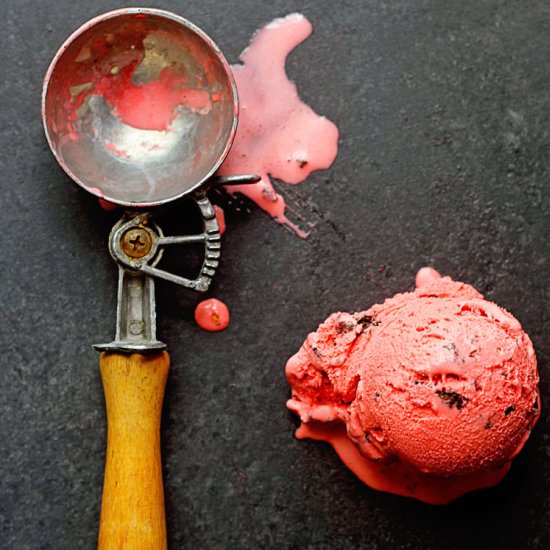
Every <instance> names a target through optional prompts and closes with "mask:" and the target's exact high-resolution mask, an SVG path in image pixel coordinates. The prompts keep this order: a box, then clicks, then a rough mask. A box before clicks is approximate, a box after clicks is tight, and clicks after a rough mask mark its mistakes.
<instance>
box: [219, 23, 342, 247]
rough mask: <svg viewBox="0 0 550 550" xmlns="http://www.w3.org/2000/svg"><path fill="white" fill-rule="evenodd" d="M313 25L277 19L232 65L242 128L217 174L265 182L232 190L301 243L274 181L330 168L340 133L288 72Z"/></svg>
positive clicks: (292, 180)
mask: <svg viewBox="0 0 550 550" xmlns="http://www.w3.org/2000/svg"><path fill="white" fill-rule="evenodd" d="M312 30H313V27H312V25H311V23H310V22H309V21H308V20H307V19H306V18H305V17H304V16H303V15H301V14H298V13H294V14H291V15H287V16H286V17H283V18H280V19H275V20H274V21H272V22H271V23H269V24H268V25H266V26H265V27H264V28H263V29H261V30H259V31H258V32H257V33H256V34H255V35H254V36H253V38H252V40H251V42H250V45H249V46H248V48H246V49H245V50H244V51H243V52H242V54H241V56H240V59H241V61H242V65H241V64H238V65H233V66H232V69H233V74H234V75H235V79H236V82H237V89H238V93H239V104H240V113H239V126H238V129H237V135H236V138H235V142H234V144H233V147H232V149H231V151H230V153H229V155H228V157H227V159H226V160H225V162H224V163H223V165H222V167H221V168H220V170H219V173H220V174H222V175H232V174H245V173H254V174H258V175H260V176H261V178H262V179H261V181H259V182H258V183H256V184H254V185H241V186H232V187H230V188H228V189H227V190H228V192H229V193H236V192H238V193H241V194H243V195H245V196H247V197H248V198H249V199H251V200H253V201H254V202H255V203H256V204H257V205H258V206H259V207H260V208H262V209H263V210H265V211H266V212H268V213H269V214H270V215H271V216H273V218H274V219H275V220H276V221H277V222H279V223H282V224H286V225H288V226H289V227H291V228H292V229H293V230H294V231H295V232H296V233H297V234H298V235H299V236H300V237H307V234H306V233H304V232H303V231H301V230H300V229H299V228H298V227H297V226H296V225H294V224H293V223H292V222H290V221H289V220H288V218H287V217H286V215H285V201H284V199H283V197H282V196H281V195H279V194H278V193H277V192H276V191H275V190H274V188H273V185H272V183H271V179H270V176H271V177H274V178H278V179H280V180H283V181H284V182H286V183H290V184H297V183H300V182H302V181H304V180H305V179H306V178H307V177H308V176H309V175H310V174H311V172H313V171H314V170H319V169H325V168H328V167H329V166H330V165H331V164H332V163H333V162H334V159H335V158H336V154H337V152H338V128H337V127H336V125H335V124H334V123H333V122H331V121H330V120H328V119H327V118H325V117H324V116H320V115H318V114H317V113H315V112H314V111H313V109H311V107H309V106H308V105H306V104H305V103H304V102H303V101H302V100H301V99H300V97H299V95H298V90H297V89H296V84H295V83H294V82H291V81H290V80H289V79H288V77H287V75H286V71H285V61H286V58H287V56H288V54H289V53H290V52H291V51H292V50H293V49H294V48H295V47H296V46H298V44H300V43H301V42H303V41H304V40H305V39H306V38H307V37H308V36H309V35H310V34H311V32H312Z"/></svg>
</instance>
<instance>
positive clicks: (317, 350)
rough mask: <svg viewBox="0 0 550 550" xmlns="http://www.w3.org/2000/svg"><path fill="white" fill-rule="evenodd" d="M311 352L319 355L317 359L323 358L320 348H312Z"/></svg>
mask: <svg viewBox="0 0 550 550" xmlns="http://www.w3.org/2000/svg"><path fill="white" fill-rule="evenodd" d="M311 350H312V351H313V353H314V354H315V355H317V357H323V354H322V353H321V352H320V351H319V348H316V347H312V348H311Z"/></svg>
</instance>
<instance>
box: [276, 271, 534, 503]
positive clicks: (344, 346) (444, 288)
mask: <svg viewBox="0 0 550 550" xmlns="http://www.w3.org/2000/svg"><path fill="white" fill-rule="evenodd" d="M286 375H287V378H288V381H289V383H290V384H291V386H292V398H291V399H290V400H289V401H288V407H289V408H290V409H291V410H293V411H294V412H296V413H297V414H298V415H299V416H300V419H301V421H302V424H301V427H300V428H299V429H298V432H297V436H298V437H299V438H303V437H310V438H313V439H321V440H326V441H328V442H329V443H331V444H332V445H333V446H334V448H335V449H336V451H337V452H338V454H339V455H340V456H341V458H342V459H343V461H344V462H345V463H346V464H347V465H348V466H349V467H350V468H351V470H352V471H354V473H355V474H357V475H358V476H359V477H360V478H361V479H362V480H363V481H364V482H365V483H367V484H368V485H370V486H371V487H373V488H375V489H379V490H384V491H388V492H392V493H396V494H399V495H405V496H410V497H414V498H417V499H419V500H422V501H425V502H428V503H432V504H444V503H447V502H449V501H451V500H453V499H455V498H457V497H459V496H460V495H462V494H464V493H465V492H467V491H470V490H474V489H478V488H481V487H488V486H492V485H495V484H496V483H498V482H499V481H500V480H501V479H502V478H503V477H504V476H505V475H506V473H507V472H508V470H509V468H510V464H511V460H512V459H513V458H514V456H516V455H517V453H518V452H519V451H520V450H521V449H522V447H523V446H524V444H525V442H526V441H527V439H528V437H529V434H530V432H531V430H532V428H533V426H534V425H535V423H536V421H537V419H538V417H539V410H540V401H539V392H538V374H537V361H536V357H535V352H534V349H533V345H532V343H531V340H530V339H529V337H528V336H527V334H526V333H525V332H524V331H523V329H522V327H521V325H520V323H519V322H518V321H517V319H515V318H514V317H513V316H512V315H511V314H510V313H508V312H507V311H505V310H504V309H502V308H501V307H499V306H497V305H496V304H494V303H492V302H489V301H487V300H485V299H484V298H483V296H482V295H481V294H479V293H478V292H477V291H476V290H475V289H474V288H473V287H471V286H470V285H467V284H464V283H461V282H456V281H453V280H451V279H450V278H449V277H441V276H440V275H439V274H438V273H437V272H436V271H435V270H433V269H429V268H425V269H423V270H421V271H420V272H419V273H418V275H417V288H416V290H415V291H414V292H407V293H403V294H397V295H396V296H394V297H393V298H390V299H388V300H386V301H385V302H384V303H383V304H377V305H374V306H372V307H371V308H370V309H368V310H367V311H364V312H360V313H354V314H348V313H335V314H333V315H331V316H330V317H329V318H328V319H327V320H326V321H325V322H324V323H323V324H321V325H320V327H319V328H318V329H317V331H316V332H313V333H311V334H310V335H309V336H308V337H307V339H306V341H305V343H304V344H303V346H302V348H301V349H300V351H299V352H298V353H297V354H296V355H294V356H293V357H291V358H290V359H289V361H288V363H287V365H286Z"/></svg>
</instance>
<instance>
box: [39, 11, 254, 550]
mask: <svg viewBox="0 0 550 550" xmlns="http://www.w3.org/2000/svg"><path fill="white" fill-rule="evenodd" d="M237 116H238V102H237V91H236V88H235V82H234V79H233V76H232V73H231V70H230V68H229V65H228V63H227V61H226V60H225V58H224V57H223V55H222V54H221V52H220V50H219V49H218V47H217V46H216V45H215V44H214V42H213V41H212V40H211V39H210V38H209V37H208V36H207V35H206V34H205V33H204V32H203V31H201V30H200V29H198V28H197V27H196V26H195V25H193V24H192V23H190V22H189V21H187V20H185V19H183V18H182V17H179V16H177V15H174V14H172V13H168V12H164V11H160V10H155V9H142V8H131V9H122V10H117V11H113V12H110V13H107V14H104V15H101V16H99V17H96V18H95V19H92V20H91V21H89V22H88V23H86V24H85V25H83V26H82V27H81V28H80V29H78V30H77V31H76V32H75V33H74V34H73V35H72V36H70V37H69V38H68V40H67V41H66V42H65V43H64V44H63V46H62V47H61V49H60V50H59V51H58V53H57V54H56V55H55V57H54V59H53V61H52V63H51V65H50V67H49V69H48V71H47V73H46V77H45V80H44V88H43V96H42V119H43V123H44V128H45V132H46V137H47V140H48V143H49V145H50V147H51V149H52V151H53V154H54V155H55V157H56V159H57V161H58V162H59V164H60V165H61V166H62V167H63V169H64V170H65V171H66V172H67V174H68V175H69V176H70V177H71V178H72V179H73V180H74V181H75V182H76V183H78V184H79V185H80V186H81V187H83V188H84V189H85V190H87V191H89V192H90V193H93V194H94V195H96V196H98V197H101V198H104V199H106V200H108V201H110V202H113V203H116V204H119V205H123V206H125V207H127V209H126V210H125V213H124V215H123V217H122V219H121V220H120V221H119V222H118V223H117V224H116V225H115V226H114V227H113V230H112V231H111V235H110V238H109V251H110V253H111V255H112V257H113V259H114V260H115V261H116V262H117V264H118V269H119V283H118V294H117V296H118V307H117V325H116V335H115V339H114V341H112V342H110V343H107V344H100V345H97V346H96V348H97V349H99V350H100V351H102V353H101V358H100V369H101V377H102V381H103V388H104V391H105V402H106V406H107V424H108V437H107V453H106V455H107V458H106V465H105V480H104V486H103V499H102V506H101V518H100V528H99V542H98V548H100V549H101V550H111V549H114V548H117V549H118V548H121V549H122V548H127V549H131V550H142V549H143V550H145V549H147V550H164V549H166V546H167V543H166V522H165V517H164V491H163V481H162V463H161V453H160V421H161V412H162V401H163V397H164V388H165V384H166V379H167V376H168V370H169V357H168V354H167V353H166V351H164V349H165V347H166V346H165V345H164V344H163V343H162V342H160V341H158V340H157V338H156V327H155V315H156V314H155V294H154V280H155V279H157V278H160V279H165V280H168V281H172V282H174V283H176V284H179V285H182V286H185V287H188V288H191V289H193V290H196V291H199V292H204V291H205V290H207V289H208V287H209V285H210V282H211V280H212V277H213V276H214V274H215V272H216V268H217V267H218V263H219V258H220V253H221V252H220V250H221V236H220V231H219V226H218V223H217V219H216V215H215V211H214V209H213V207H212V205H211V203H210V201H209V199H208V196H207V194H206V192H207V190H208V188H209V187H211V186H212V185H219V184H224V185H228V184H242V183H253V182H255V181H258V180H259V177H258V176H228V177H217V178H216V177H215V176H214V177H212V176H213V174H214V173H215V171H216V170H217V168H218V167H219V166H220V164H221V163H222V161H223V160H224V158H225V156H226V155H227V153H228V151H229V149H230V147H231V144H232V141H233V139H234V136H235V131H236V126H237ZM184 195H186V196H189V197H190V198H192V199H193V200H194V201H195V203H196V205H197V208H198V212H199V215H200V217H201V219H202V222H203V224H202V231H201V232H200V233H199V234H196V235H183V236H165V235H164V234H163V232H162V230H161V229H160V227H159V226H158V225H157V224H156V222H155V221H154V213H153V212H152V211H149V208H151V207H154V206H158V205H161V204H164V203H167V202H170V201H173V200H175V199H177V198H180V197H183V196H184ZM192 243H195V244H197V243H202V244H203V246H204V259H203V263H202V267H201V269H200V272H199V273H198V275H197V276H196V278H194V279H189V278H185V277H181V276H179V275H175V274H172V273H169V272H167V271H165V270H163V269H161V268H160V267H159V266H158V263H159V261H160V260H161V257H162V253H163V250H164V248H165V247H171V246H173V245H181V244H192Z"/></svg>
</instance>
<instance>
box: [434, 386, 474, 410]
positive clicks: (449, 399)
mask: <svg viewBox="0 0 550 550" xmlns="http://www.w3.org/2000/svg"><path fill="white" fill-rule="evenodd" d="M435 393H436V394H437V396H438V397H439V398H440V399H442V400H443V401H444V402H445V404H446V405H447V406H448V407H449V408H453V407H456V408H457V409H458V410H460V409H462V407H464V405H465V404H466V403H467V402H468V399H467V398H466V397H464V396H463V395H460V394H459V393H457V392H455V391H447V390H445V389H442V390H438V391H436V392H435Z"/></svg>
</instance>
